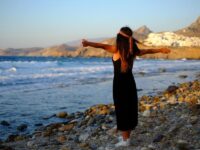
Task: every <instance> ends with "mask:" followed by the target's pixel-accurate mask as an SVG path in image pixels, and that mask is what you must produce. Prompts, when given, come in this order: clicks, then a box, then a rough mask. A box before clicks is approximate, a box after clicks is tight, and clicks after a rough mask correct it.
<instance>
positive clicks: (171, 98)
mask: <svg viewBox="0 0 200 150" xmlns="http://www.w3.org/2000/svg"><path fill="white" fill-rule="evenodd" d="M168 102H169V104H176V103H177V102H178V101H177V98H176V97H175V95H172V96H171V97H169V100H168Z"/></svg>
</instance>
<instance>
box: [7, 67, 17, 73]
mask: <svg viewBox="0 0 200 150" xmlns="http://www.w3.org/2000/svg"><path fill="white" fill-rule="evenodd" d="M7 71H9V72H16V71H17V68H15V67H12V68H9V69H8V70H7Z"/></svg>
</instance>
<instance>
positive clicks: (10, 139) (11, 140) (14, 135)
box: [6, 134, 18, 142]
mask: <svg viewBox="0 0 200 150" xmlns="http://www.w3.org/2000/svg"><path fill="white" fill-rule="evenodd" d="M17 136H18V135H17V134H11V135H9V136H8V138H7V139H6V142H14V141H15V138H16V137H17Z"/></svg>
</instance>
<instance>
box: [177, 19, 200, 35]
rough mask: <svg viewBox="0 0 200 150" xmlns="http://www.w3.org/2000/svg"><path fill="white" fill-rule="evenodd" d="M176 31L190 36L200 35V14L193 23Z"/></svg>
mask: <svg viewBox="0 0 200 150" xmlns="http://www.w3.org/2000/svg"><path fill="white" fill-rule="evenodd" d="M175 33H177V34H181V35H184V36H189V37H194V36H196V37H200V16H199V17H198V18H197V20H196V21H195V22H193V23H192V24H191V25H189V26H188V27H186V28H183V29H180V30H178V31H175Z"/></svg>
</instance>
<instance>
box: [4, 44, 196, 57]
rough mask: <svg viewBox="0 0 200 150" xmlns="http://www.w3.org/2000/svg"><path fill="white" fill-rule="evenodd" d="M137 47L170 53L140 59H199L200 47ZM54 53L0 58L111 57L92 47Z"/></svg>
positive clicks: (9, 54)
mask: <svg viewBox="0 0 200 150" xmlns="http://www.w3.org/2000/svg"><path fill="white" fill-rule="evenodd" d="M138 47H139V48H141V49H151V48H153V49H157V48H169V49H171V52H170V53H169V54H162V53H157V54H146V55H144V56H141V57H140V58H142V59H166V60H180V59H188V60H199V59H200V47H169V46H157V47H156V46H154V47H153V46H144V45H141V44H138ZM53 51H54V52H53V53H52V52H43V53H23V50H22V52H21V53H16V54H15V55H13V54H12V53H9V52H8V53H7V52H6V51H5V52H4V53H3V52H2V53H0V56H8V57H9V56H11V57H13V56H14V57H15V56H16V57H17V56H19V57H55V58H59V57H63V58H65V57H66V58H67V57H69V58H80V57H81V58H92V57H94V58H110V57H112V54H111V53H108V52H106V51H105V50H103V49H97V48H92V47H86V48H78V49H77V50H74V51H66V52H65V53H64V52H63V53H62V52H60V51H59V50H53ZM55 51H57V52H55Z"/></svg>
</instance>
